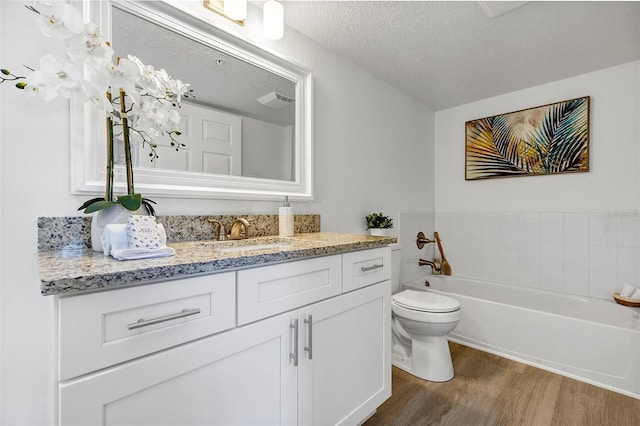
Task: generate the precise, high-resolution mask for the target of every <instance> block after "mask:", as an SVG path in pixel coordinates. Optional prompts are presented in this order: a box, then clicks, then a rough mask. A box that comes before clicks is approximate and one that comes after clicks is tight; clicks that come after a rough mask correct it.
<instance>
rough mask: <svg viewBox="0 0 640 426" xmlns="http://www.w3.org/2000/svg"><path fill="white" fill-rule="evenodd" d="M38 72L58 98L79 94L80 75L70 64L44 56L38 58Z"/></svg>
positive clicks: (60, 58) (52, 56)
mask: <svg viewBox="0 0 640 426" xmlns="http://www.w3.org/2000/svg"><path fill="white" fill-rule="evenodd" d="M40 70H41V71H42V72H43V73H44V76H45V79H46V81H47V84H48V85H49V86H51V87H50V89H52V90H56V89H57V92H58V94H59V95H60V96H62V97H64V98H70V97H71V96H72V95H74V94H75V95H77V94H81V93H82V91H81V89H82V74H81V72H80V70H79V69H78V68H77V67H76V66H74V65H73V64H72V63H71V62H69V61H67V60H65V59H64V58H62V57H60V56H56V55H44V56H43V57H42V58H40Z"/></svg>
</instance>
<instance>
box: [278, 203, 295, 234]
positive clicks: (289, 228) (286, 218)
mask: <svg viewBox="0 0 640 426" xmlns="http://www.w3.org/2000/svg"><path fill="white" fill-rule="evenodd" d="M279 225H280V226H279V231H280V232H279V235H280V236H281V237H291V236H293V207H291V206H290V205H289V197H285V199H284V204H283V205H282V207H280V210H279Z"/></svg>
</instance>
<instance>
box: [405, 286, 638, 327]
mask: <svg viewBox="0 0 640 426" xmlns="http://www.w3.org/2000/svg"><path fill="white" fill-rule="evenodd" d="M448 279H454V280H460V281H464V282H474V283H478V284H480V285H488V286H494V287H500V288H504V289H507V290H509V291H514V290H516V291H524V292H531V293H542V294H545V295H548V296H550V297H558V298H562V299H567V300H573V301H575V300H580V301H583V302H587V303H604V304H606V305H608V306H607V307H608V308H611V307H615V309H619V310H620V311H625V314H624V315H627V314H628V315H629V318H630V322H631V324H625V325H623V324H611V323H605V322H601V321H596V320H593V319H591V318H588V317H587V318H585V317H572V316H569V315H566V314H562V313H557V312H553V311H551V310H545V309H534V308H531V307H527V306H522V305H513V306H516V307H518V308H519V309H523V310H527V311H530V312H544V313H545V314H548V315H552V316H555V317H558V318H567V317H569V318H573V319H576V320H580V321H586V322H589V323H591V324H597V325H598V326H604V327H610V328H615V329H623V330H632V331H634V332H637V333H640V320H639V319H638V317H639V316H640V308H633V307H629V306H623V305H619V304H617V303H616V302H615V301H614V300H613V298H612V299H611V300H610V301H609V300H605V299H601V298H589V297H586V296H582V295H572V294H564V293H557V292H552V291H549V290H545V289H539V288H531V287H520V286H509V285H506V284H502V283H495V282H490V281H482V280H476V279H471V278H466V277H455V278H449V277H443V276H426V277H425V278H419V279H416V280H413V281H409V282H407V283H404V284H402V285H401V286H400V287H401V289H407V288H409V289H418V290H422V291H434V292H438V293H443V294H446V295H449V296H451V297H454V298H455V295H456V294H460V295H461V296H463V297H466V298H469V299H473V300H481V301H483V302H487V303H492V304H496V305H508V304H506V303H503V302H498V301H494V300H491V299H488V298H482V297H477V296H471V295H467V294H464V293H456V292H454V291H447V290H442V289H437V288H432V287H430V286H425V280H426V281H429V280H432V281H445V280H448ZM508 306H511V305H508Z"/></svg>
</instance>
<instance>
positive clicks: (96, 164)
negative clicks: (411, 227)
mask: <svg viewBox="0 0 640 426" xmlns="http://www.w3.org/2000/svg"><path fill="white" fill-rule="evenodd" d="M82 3H83V11H84V17H85V20H86V21H89V22H94V23H97V24H99V25H100V28H101V29H102V31H103V32H104V33H105V36H106V37H107V38H108V39H109V40H111V39H112V37H111V7H112V6H113V5H115V6H116V7H118V8H120V9H123V10H126V11H128V12H130V13H134V14H137V15H139V16H141V17H143V18H145V19H149V20H152V21H153V22H155V23H156V24H158V25H161V26H165V27H168V28H170V29H173V30H174V31H175V30H177V31H178V32H180V33H182V34H185V35H186V36H188V37H191V38H193V39H195V40H197V41H199V42H202V43H205V44H208V45H211V46H212V47H214V48H216V49H218V50H221V51H224V52H226V53H228V54H229V55H233V56H236V57H238V58H240V59H242V60H244V61H246V62H249V63H251V64H253V65H256V66H259V67H262V68H264V69H266V70H268V71H270V72H273V73H275V74H278V75H280V76H282V77H284V78H287V79H289V80H291V81H293V82H294V83H296V96H295V99H296V102H295V108H296V110H295V123H296V125H295V144H294V145H295V153H294V179H293V180H292V181H278V180H270V179H259V178H251V177H242V176H226V175H213V174H205V173H195V172H184V171H174V170H156V169H150V168H134V183H135V190H136V193H140V194H143V196H145V197H146V196H149V197H152V196H160V197H162V196H166V197H179V198H217V199H239V200H276V199H277V200H281V199H282V198H283V197H284V196H285V195H288V196H289V197H290V198H291V199H293V200H311V199H313V190H312V188H313V186H312V176H313V170H312V167H313V159H312V153H313V141H312V137H313V131H312V120H313V115H312V105H313V101H312V75H311V72H310V71H309V70H307V69H305V68H304V67H302V66H300V65H297V64H293V63H291V62H290V61H289V60H287V59H284V58H282V57H280V56H278V55H276V54H274V53H271V52H267V51H265V50H263V49H261V48H259V47H257V46H254V45H253V44H250V43H249V42H247V41H244V40H242V39H240V38H237V37H235V36H233V35H231V34H229V33H227V32H225V31H223V30H221V29H219V28H216V27H214V26H212V25H211V24H209V23H207V22H204V21H202V20H200V19H198V18H197V17H194V16H191V15H190V14H187V13H185V12H182V11H180V10H177V9H175V8H173V7H171V6H169V5H168V4H166V3H164V2H150V1H141V2H130V1H109V0H100V1H96V0H83V2H82ZM130 53H131V54H132V55H135V52H130ZM174 77H175V78H180V76H178V75H174ZM187 83H188V82H187ZM196 96H197V94H196ZM70 124H71V127H70V129H71V130H70V136H71V192H72V194H78V195H101V194H103V193H104V188H105V179H106V177H105V173H106V161H105V160H103V159H104V157H105V155H106V154H105V153H104V152H103V151H106V125H105V117H104V114H103V113H101V112H100V111H98V110H97V109H96V108H94V107H92V106H90V105H89V104H85V103H82V102H77V101H72V102H71V123H70ZM115 182H116V183H115V185H114V192H115V193H126V179H125V173H124V167H123V166H116V170H115Z"/></svg>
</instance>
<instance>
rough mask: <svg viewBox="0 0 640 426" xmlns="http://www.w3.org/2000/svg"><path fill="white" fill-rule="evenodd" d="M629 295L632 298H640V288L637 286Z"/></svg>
mask: <svg viewBox="0 0 640 426" xmlns="http://www.w3.org/2000/svg"><path fill="white" fill-rule="evenodd" d="M630 297H631V298H632V299H638V300H640V288H637V289H636V291H634V292H633V294H632V295H631V296H630Z"/></svg>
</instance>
